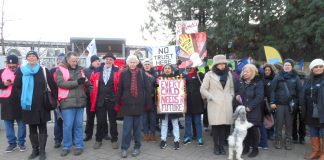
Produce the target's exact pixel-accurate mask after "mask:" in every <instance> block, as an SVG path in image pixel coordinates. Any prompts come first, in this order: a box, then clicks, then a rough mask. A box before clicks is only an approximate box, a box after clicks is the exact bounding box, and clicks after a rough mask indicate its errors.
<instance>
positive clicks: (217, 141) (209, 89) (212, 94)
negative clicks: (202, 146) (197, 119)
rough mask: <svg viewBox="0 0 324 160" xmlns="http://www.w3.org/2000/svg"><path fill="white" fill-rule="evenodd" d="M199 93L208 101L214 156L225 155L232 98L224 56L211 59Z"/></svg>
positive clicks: (231, 84) (231, 85) (232, 86)
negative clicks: (211, 61)
mask: <svg viewBox="0 0 324 160" xmlns="http://www.w3.org/2000/svg"><path fill="white" fill-rule="evenodd" d="M200 92H201V94H202V95H203V96H204V97H206V98H207V100H208V101H207V113H208V121H209V124H210V125H211V126H212V135H213V140H214V154H215V155H225V154H226V152H225V149H224V145H225V141H226V139H227V137H226V134H227V133H228V132H229V130H230V125H231V124H232V123H233V120H232V116H233V105H232V101H233V97H234V83H233V77H232V74H231V73H230V71H229V68H228V66H227V60H226V57H225V55H216V56H214V57H213V66H212V69H211V71H209V72H207V73H206V75H205V78H204V80H203V83H202V85H201V88H200Z"/></svg>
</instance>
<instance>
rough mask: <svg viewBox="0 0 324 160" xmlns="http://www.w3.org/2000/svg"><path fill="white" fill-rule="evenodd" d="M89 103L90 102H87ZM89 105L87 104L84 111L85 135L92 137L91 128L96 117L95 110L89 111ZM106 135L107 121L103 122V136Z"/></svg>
mask: <svg viewBox="0 0 324 160" xmlns="http://www.w3.org/2000/svg"><path fill="white" fill-rule="evenodd" d="M89 104H90V103H89ZM90 108H91V106H90V105H87V108H86V113H87V122H86V127H85V131H84V133H85V135H86V137H92V135H93V128H94V119H95V117H96V112H90ZM106 135H108V123H107V121H106V124H105V136H106Z"/></svg>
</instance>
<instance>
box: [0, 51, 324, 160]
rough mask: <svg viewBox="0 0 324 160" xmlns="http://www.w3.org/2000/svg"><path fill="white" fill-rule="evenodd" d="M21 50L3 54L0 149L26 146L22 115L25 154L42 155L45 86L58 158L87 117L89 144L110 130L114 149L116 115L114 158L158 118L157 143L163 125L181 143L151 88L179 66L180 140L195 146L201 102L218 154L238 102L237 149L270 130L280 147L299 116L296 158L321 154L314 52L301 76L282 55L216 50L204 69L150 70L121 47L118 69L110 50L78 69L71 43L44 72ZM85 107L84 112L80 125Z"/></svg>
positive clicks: (137, 143)
mask: <svg viewBox="0 0 324 160" xmlns="http://www.w3.org/2000/svg"><path fill="white" fill-rule="evenodd" d="M26 59H27V63H26V64H23V65H21V66H20V65H19V63H18V57H16V56H14V55H9V56H7V66H6V68H4V69H2V70H0V74H1V76H0V89H1V92H0V99H1V118H2V119H3V120H4V121H5V127H6V135H7V139H8V143H9V146H8V147H7V149H6V152H12V151H13V150H15V149H16V148H17V147H19V149H20V151H25V149H26V146H25V136H26V128H25V124H28V126H29V138H30V142H31V145H32V153H31V154H30V156H29V159H34V158H36V157H38V156H39V159H42V160H43V159H46V153H45V147H46V141H47V137H48V134H47V122H48V121H50V118H51V116H50V113H51V110H50V109H47V108H46V107H45V106H44V104H45V102H44V101H45V100H46V97H45V95H46V94H44V93H45V91H46V90H50V91H51V93H52V94H53V95H54V96H55V97H57V100H58V102H59V103H58V106H57V108H56V109H55V110H54V115H55V127H54V140H55V146H54V147H55V148H60V147H61V144H62V143H63V145H62V151H61V156H62V157H65V156H67V155H68V154H69V153H70V151H71V148H72V146H74V147H75V149H74V155H76V156H78V155H81V154H82V152H83V149H84V141H89V140H91V139H92V136H93V128H94V119H95V117H96V119H97V130H96V134H95V141H96V142H95V144H94V146H93V148H94V149H99V148H101V147H102V145H103V143H102V141H103V139H107V140H109V139H110V140H111V146H112V148H113V149H118V148H119V144H118V131H117V118H118V116H119V115H122V117H123V128H122V136H121V138H122V140H121V147H120V148H121V157H123V158H126V157H127V156H128V149H129V147H130V143H131V140H132V139H134V147H133V150H132V152H131V155H132V156H133V157H136V156H138V155H139V154H140V148H141V145H142V144H141V141H142V131H143V140H144V141H153V142H155V141H157V138H156V124H159V122H160V125H161V141H160V148H161V149H164V148H165V147H166V146H167V142H166V139H167V137H168V131H172V133H173V136H174V140H173V142H174V147H173V148H174V149H175V150H178V149H179V148H180V143H181V142H180V139H181V137H180V130H179V118H180V117H181V116H183V115H182V114H181V113H166V114H157V101H156V100H157V98H156V96H157V94H156V90H157V88H158V87H159V85H158V84H159V83H158V81H159V77H162V78H168V79H174V78H175V77H177V76H178V75H180V74H182V75H183V78H184V80H185V81H186V88H185V92H186V95H187V98H186V105H187V106H186V107H187V112H186V113H185V114H184V116H185V133H184V136H183V141H182V143H183V144H184V145H187V144H189V143H191V142H192V141H193V139H194V137H195V138H196V140H197V145H198V146H202V145H204V141H203V136H202V135H203V134H202V124H201V123H202V122H201V120H202V118H201V117H202V114H203V113H204V112H205V111H207V114H208V122H209V125H211V128H212V134H211V135H212V137H213V142H214V149H213V152H214V154H215V155H226V150H225V146H226V144H227V137H228V136H229V134H230V130H231V126H232V125H233V119H232V116H233V111H234V110H235V107H236V106H237V105H244V106H245V107H246V112H247V114H246V116H247V120H248V121H249V122H250V123H252V124H253V127H251V128H249V129H248V133H247V136H246V138H245V140H244V148H243V154H248V153H249V155H248V157H256V156H257V155H258V153H259V150H258V148H263V149H267V148H268V144H267V140H268V139H271V138H272V137H274V142H275V145H274V146H275V148H276V149H281V148H282V147H283V146H284V148H285V149H287V150H291V149H292V143H293V142H295V141H298V142H299V143H304V137H305V133H304V132H305V127H304V129H303V125H304V123H306V124H307V125H308V126H309V127H310V134H311V145H312V152H311V153H310V154H309V155H307V156H306V157H305V158H306V159H313V158H321V159H324V150H323V149H321V145H320V144H321V143H322V146H323V145H324V139H323V137H324V129H323V128H324V126H323V123H324V119H323V117H324V115H323V114H324V102H323V100H324V73H323V72H324V68H323V67H324V61H323V60H322V59H315V60H313V61H312V62H311V63H310V66H309V68H310V71H311V72H310V75H309V76H308V77H307V78H305V79H304V83H303V84H302V81H301V79H300V76H299V75H298V73H297V72H296V71H295V70H294V61H293V60H291V59H286V60H285V61H284V62H283V64H282V68H280V67H277V68H276V67H275V66H273V65H270V64H265V65H263V66H262V67H261V66H259V65H256V64H247V65H245V66H244V67H243V69H242V71H241V72H236V71H232V70H231V68H230V66H229V65H228V61H227V59H226V57H225V55H216V56H214V57H213V64H212V66H211V69H210V71H208V72H207V73H206V74H204V73H201V72H199V71H198V68H197V67H187V68H186V70H185V71H184V72H183V73H179V69H177V68H175V66H174V65H169V64H167V65H164V66H163V68H162V71H161V73H160V74H157V72H156V70H154V69H153V67H152V64H151V61H150V60H149V59H145V60H144V61H142V62H141V61H140V60H139V58H138V57H137V56H135V55H130V56H128V57H127V59H126V66H124V67H121V68H118V67H115V66H114V61H115V60H116V58H115V57H114V55H113V54H112V53H107V54H106V55H105V56H104V57H103V61H104V63H103V64H101V63H100V59H99V57H97V56H92V57H91V66H90V67H89V68H86V69H83V68H82V67H80V66H78V55H77V54H76V53H74V52H68V53H67V54H60V55H59V56H58V59H57V60H58V64H57V66H56V67H55V68H52V69H51V70H50V71H49V70H48V69H47V68H45V67H42V66H40V65H39V63H38V60H39V57H38V54H37V53H36V52H35V51H30V52H28V53H27V55H26ZM181 77H182V76H181ZM84 108H86V114H87V122H86V127H85V132H84V130H83V114H84ZM204 115H205V114H204ZM269 115H271V116H273V117H274V126H273V127H271V128H265V124H264V118H265V117H266V116H269ZM107 116H108V119H107ZM205 118H206V117H205ZM107 120H108V122H109V123H108V122H107ZM159 120H161V121H159ZM14 121H16V122H17V124H18V138H16V136H15V132H14V129H13V128H14V127H13V125H14ZM296 122H299V130H300V132H297V130H298V129H297V128H298V127H295V126H297V123H296ZM109 126H110V127H109ZM283 126H285V127H284V128H285V135H284V136H283V135H282V130H283ZM108 130H109V134H110V136H109V134H108ZM303 130H304V131H303ZM84 133H85V134H84ZM297 133H298V134H297ZM193 135H195V136H193ZM296 136H297V137H298V136H299V138H296ZM250 148H252V151H251V152H250ZM323 148H324V147H323Z"/></svg>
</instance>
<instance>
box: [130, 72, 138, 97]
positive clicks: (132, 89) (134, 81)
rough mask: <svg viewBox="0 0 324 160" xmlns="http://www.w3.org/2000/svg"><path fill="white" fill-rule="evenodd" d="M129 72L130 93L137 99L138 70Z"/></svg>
mask: <svg viewBox="0 0 324 160" xmlns="http://www.w3.org/2000/svg"><path fill="white" fill-rule="evenodd" d="M129 71H130V72H131V75H132V76H131V87H130V93H131V95H132V96H133V97H137V95H138V92H137V77H136V75H137V72H138V71H139V68H136V69H133V70H132V69H130V70H129Z"/></svg>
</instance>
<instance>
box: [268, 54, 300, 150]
mask: <svg viewBox="0 0 324 160" xmlns="http://www.w3.org/2000/svg"><path fill="white" fill-rule="evenodd" d="M293 67H294V61H293V60H292V59H286V60H285V61H284V66H283V70H282V71H280V72H279V74H278V75H276V76H275V78H274V79H273V80H272V82H271V97H270V104H271V108H272V109H273V110H276V121H275V132H276V133H275V136H276V137H275V148H277V149H281V147H282V127H283V125H285V139H284V144H285V149H286V150H291V149H292V123H293V114H294V112H295V111H296V110H297V107H298V106H299V105H300V104H301V103H300V100H301V93H302V92H301V90H302V86H301V82H300V79H299V76H298V74H297V72H296V71H295V70H293Z"/></svg>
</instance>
